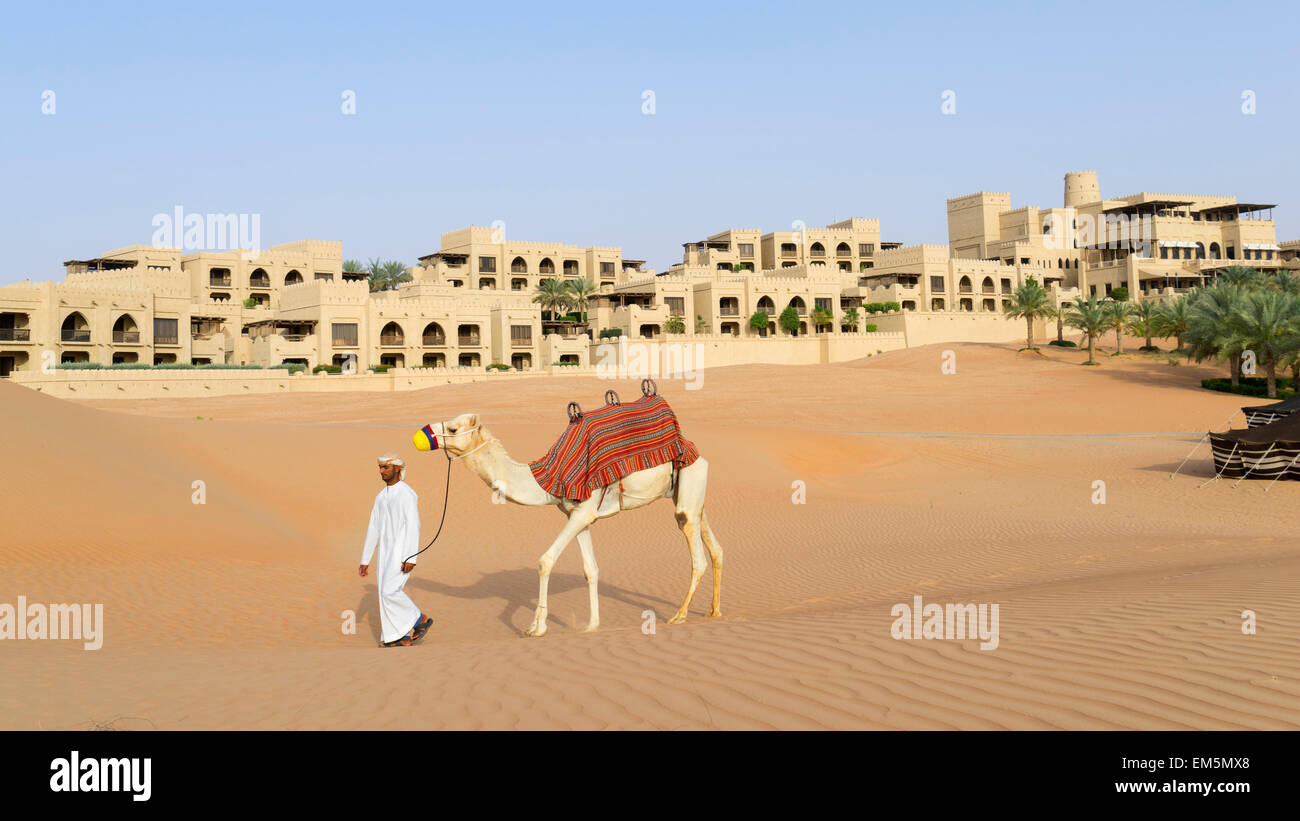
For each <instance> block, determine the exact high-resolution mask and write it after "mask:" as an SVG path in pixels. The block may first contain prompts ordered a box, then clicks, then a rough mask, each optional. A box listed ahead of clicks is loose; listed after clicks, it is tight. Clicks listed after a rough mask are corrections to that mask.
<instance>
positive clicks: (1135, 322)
mask: <svg viewBox="0 0 1300 821" xmlns="http://www.w3.org/2000/svg"><path fill="white" fill-rule="evenodd" d="M1132 306H1133V307H1132V310H1131V311H1130V312H1129V320H1128V330H1130V331H1132V332H1133V333H1135V334H1137V335H1138V336H1145V337H1146V338H1147V344H1146V345H1144V346H1143V350H1148V351H1149V350H1151V348H1152V345H1151V330H1152V328H1153V326H1154V325H1155V321H1156V314H1157V310H1158V308H1157V305H1156V303H1155V302H1153V301H1151V300H1149V299H1139V300H1138V301H1137V302H1134V303H1132Z"/></svg>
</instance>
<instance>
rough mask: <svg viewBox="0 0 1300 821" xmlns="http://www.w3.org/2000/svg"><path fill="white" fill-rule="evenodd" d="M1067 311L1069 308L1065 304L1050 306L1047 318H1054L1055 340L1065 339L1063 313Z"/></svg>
mask: <svg viewBox="0 0 1300 821" xmlns="http://www.w3.org/2000/svg"><path fill="white" fill-rule="evenodd" d="M1067 313H1069V308H1067V307H1066V306H1065V305H1056V306H1053V307H1052V315H1051V316H1049V317H1048V319H1055V320H1056V341H1057V342H1064V341H1065V315H1066V314H1067Z"/></svg>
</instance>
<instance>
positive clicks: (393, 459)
mask: <svg viewBox="0 0 1300 821" xmlns="http://www.w3.org/2000/svg"><path fill="white" fill-rule="evenodd" d="M379 464H380V465H381V466H382V465H397V466H398V467H399V468H401V469H402V479H403V480H405V479H406V462H404V461H402V457H400V456H398V455H397V454H396V453H393V452H392V451H389V452H388V453H385V454H384V455H383V456H380V457H379Z"/></svg>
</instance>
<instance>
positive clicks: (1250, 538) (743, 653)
mask: <svg viewBox="0 0 1300 821" xmlns="http://www.w3.org/2000/svg"><path fill="white" fill-rule="evenodd" d="M1132 344H1134V343H1132V342H1130V345H1132ZM1019 347H1020V345H1019V344H1016V343H1008V344H1006V345H976V344H949V345H941V346H930V347H924V348H914V349H910V350H903V351H897V352H891V353H887V354H882V355H879V356H874V357H871V358H868V359H864V360H860V361H856V362H852V363H846V364H838V365H823V366H803V367H778V366H742V367H734V368H723V369H716V370H709V371H708V372H707V373H706V374H705V377H704V380H703V387H702V389H701V390H696V391H687V390H684V388H683V383H682V382H681V381H674V380H669V379H661V380H660V381H659V389H660V393H661V394H662V395H664V396H665V397H666V398H667V399H668V401H669V402H670V403H671V404H672V406H673V408H674V409H675V410H676V412H677V414H678V418H679V420H680V423H681V426H682V430H683V432H684V433H685V435H686V436H687V437H688V438H690V439H691V440H693V441H694V442H695V443H696V445H697V446H698V447H699V449H700V452H701V454H703V455H704V456H705V457H706V458H708V460H709V462H710V463H711V469H710V473H711V475H710V485H709V491H708V504H707V510H708V513H709V517H710V520H711V522H712V524H713V528H714V530H715V531H716V533H717V535H718V538H719V540H720V541H721V542H722V544H723V547H724V549H725V551H726V563H725V573H724V578H723V591H722V610H723V616H722V617H721V618H719V619H709V618H706V616H705V614H706V613H707V611H708V606H709V592H708V576H707V575H706V577H705V580H704V583H703V584H702V585H701V589H700V592H699V594H698V595H697V596H696V599H695V602H694V605H693V606H692V609H691V615H690V619H689V620H688V621H687V622H686V623H685V624H683V625H677V626H669V625H667V624H666V621H667V619H668V617H669V616H670V615H671V614H672V612H673V611H674V610H675V609H676V607H677V606H678V604H679V603H680V601H681V598H682V596H683V595H684V593H685V591H686V586H687V582H688V580H689V569H690V562H689V555H688V551H687V548H686V544H685V541H684V539H683V538H682V535H681V533H680V531H679V530H678V529H677V527H676V525H675V523H674V521H673V511H672V506H671V503H670V502H668V501H666V500H665V501H661V502H657V503H656V504H654V505H652V506H650V507H648V508H645V509H642V510H638V511H631V512H627V513H624V514H621V515H620V516H616V517H614V518H612V519H609V520H605V521H602V522H599V523H597V524H596V525H595V526H594V527H593V529H592V535H593V539H594V541H595V547H596V556H597V559H598V561H599V564H600V570H601V572H600V584H601V589H600V592H601V617H602V629H601V630H600V631H599V632H596V633H583V632H581V630H582V627H583V626H585V624H586V621H587V592H586V584H585V581H584V579H583V575H582V568H581V557H580V555H579V551H578V548H577V546H576V545H571V546H570V547H569V548H568V550H567V551H566V552H565V553H564V555H563V556H562V557H561V558H560V560H559V563H558V565H557V566H556V568H555V572H554V574H553V575H552V578H551V587H550V594H551V601H550V605H551V621H550V632H549V633H548V634H547V635H546V636H545V637H543V638H539V639H534V638H525V637H524V636H523V635H522V632H523V629H524V628H525V627H526V626H527V625H528V623H529V622H530V621H531V619H532V614H533V607H534V605H535V603H536V596H537V569H536V563H537V559H538V557H539V556H540V554H541V553H542V552H543V551H544V550H545V549H546V547H547V546H548V545H549V542H550V540H551V539H552V538H553V537H554V535H555V534H556V533H557V532H558V530H559V528H560V526H561V525H562V522H563V520H562V518H561V516H560V514H559V513H558V512H557V511H556V510H554V509H553V508H525V507H520V506H516V505H494V504H492V500H491V491H490V490H489V489H488V488H487V487H486V486H484V485H483V484H482V482H480V481H479V480H478V479H477V478H475V477H473V476H472V475H470V473H469V472H468V471H467V470H466V469H465V468H464V466H463V465H453V466H452V470H451V480H450V498H449V509H448V512H447V518H446V525H445V528H444V531H443V534H442V536H441V538H440V539H439V541H438V542H437V544H435V545H434V547H433V548H432V549H431V550H429V551H428V552H426V553H425V554H424V555H423V556H421V558H420V562H419V565H418V567H417V569H416V571H415V573H414V576H413V578H412V579H411V581H410V582H409V583H408V584H407V588H406V589H407V592H408V593H410V594H411V596H412V597H413V598H414V599H415V601H416V602H417V603H418V604H419V605H420V606H421V607H422V608H423V609H424V611H425V612H426V613H429V614H431V615H432V616H433V617H434V620H435V625H434V628H433V630H432V631H431V632H430V634H429V635H428V636H427V637H426V638H425V640H424V641H423V642H422V643H420V644H418V645H416V646H414V647H410V648H393V649H380V648H378V647H377V646H376V640H377V636H378V632H379V628H378V611H377V606H376V602H375V592H374V591H375V587H374V584H375V582H374V576H373V575H372V576H371V577H370V578H368V579H364V580H363V579H360V578H358V576H357V564H358V561H359V558H360V553H361V542H362V537H363V535H364V533H365V527H366V522H367V518H368V515H369V511H370V506H371V503H372V500H373V498H374V494H375V493H376V492H377V491H378V490H379V487H380V482H379V479H378V475H377V472H376V470H375V467H374V465H375V457H376V456H377V455H378V454H380V453H382V452H384V451H387V450H396V451H398V452H399V453H401V454H403V455H404V456H406V457H407V458H408V460H409V465H410V469H409V472H408V475H407V482H408V483H409V484H410V485H411V486H412V487H413V488H414V489H415V490H416V492H417V493H419V494H420V501H421V512H422V516H423V519H424V532H425V536H424V538H425V540H427V539H428V538H430V537H431V536H432V534H433V531H434V528H435V527H436V525H437V522H438V518H439V515H440V513H441V510H442V502H443V488H444V483H445V482H446V478H445V477H446V470H447V462H446V460H445V459H444V457H443V455H442V454H441V453H437V452H435V453H432V454H420V453H417V452H416V451H415V450H414V448H413V447H412V445H411V434H412V433H414V432H415V430H416V429H417V428H418V427H419V426H421V425H423V424H425V423H428V422H432V421H438V420H444V419H448V418H451V417H453V416H455V415H456V414H458V413H461V412H464V411H475V412H478V413H479V414H481V418H482V422H483V424H484V425H485V426H486V427H487V428H489V429H490V430H491V432H492V433H493V434H494V435H495V436H497V437H498V438H499V439H500V440H501V441H502V442H503V443H504V444H505V446H506V448H507V449H508V450H509V451H510V453H511V455H512V456H513V457H514V458H515V459H517V460H519V461H529V460H532V459H536V458H538V457H540V456H541V455H542V454H543V453H544V452H545V450H546V448H547V447H548V446H549V445H550V444H551V442H553V441H554V439H555V438H556V437H557V436H559V434H560V432H561V430H562V428H563V427H564V424H565V421H566V417H565V404H566V403H567V402H568V401H570V400H576V401H578V402H579V403H580V404H582V405H584V406H588V407H595V406H598V405H599V404H601V402H602V398H601V397H602V395H603V393H604V391H605V390H606V389H608V388H611V387H612V388H614V389H615V390H617V391H619V392H620V394H622V395H623V396H624V397H625V398H629V397H632V396H635V395H636V391H637V387H636V383H635V382H634V381H631V380H629V381H622V382H613V383H611V382H609V381H601V380H597V379H595V378H590V379H563V380H550V379H546V378H537V379H529V380H511V381H503V382H499V383H492V382H487V383H479V384H473V385H463V386H451V387H443V388H436V389H431V390H426V391H420V392H414V393H395V394H379V393H368V394H362V393H353V394H307V395H293V396H265V397H262V396H258V397H229V398H213V399H207V400H148V401H102V402H98V403H94V404H93V405H92V404H84V403H74V402H68V401H63V400H58V399H53V398H50V397H46V396H42V395H40V394H38V393H36V392H33V391H30V390H28V389H26V388H23V387H20V386H17V385H12V384H0V418H2V419H3V423H4V424H3V431H4V433H3V439H2V440H0V460H2V462H0V463H2V464H3V466H4V467H3V475H2V478H0V521H2V522H3V532H2V533H0V579H2V583H0V603H3V602H7V603H10V604H13V603H15V602H16V600H17V597H18V596H19V595H23V596H25V597H26V598H27V600H28V601H45V602H100V603H103V605H104V618H105V634H104V642H103V647H102V648H101V649H99V650H96V651H87V650H84V649H82V645H81V643H80V642H73V641H32V640H25V641H9V640H6V641H0V728H4V729H82V728H87V727H103V726H111V727H116V728H119V729H147V728H159V729H166V730H171V729H220V728H251V729H276V728H287V729H315V728H392V729H437V728H455V729H474V728H492V729H507V728H555V729H561V728H575V729H604V728H629V729H671V728H689V729H709V728H720V729H767V728H781V729H809V728H835V729H879V728H894V729H944V728H968V729H996V728H1011V729H1046V728H1068V729H1120V728H1134V729H1192V728H1196V729H1229V728H1264V729H1283V728H1286V729H1295V728H1297V727H1300V655H1298V654H1297V653H1296V647H1297V639H1298V638H1300V598H1298V597H1297V596H1296V593H1295V585H1296V581H1295V580H1296V578H1297V577H1298V576H1300V536H1297V535H1296V531H1295V524H1294V522H1295V512H1294V511H1295V510H1296V505H1297V499H1298V498H1300V485H1298V484H1297V483H1294V482H1278V483H1276V484H1274V485H1272V487H1271V488H1270V489H1268V490H1267V492H1266V487H1267V485H1266V484H1265V483H1262V482H1254V481H1250V480H1247V481H1245V482H1242V483H1241V484H1240V485H1239V486H1237V487H1236V488H1233V487H1232V483H1231V482H1230V481H1227V480H1223V481H1218V482H1213V483H1211V484H1209V485H1207V486H1205V487H1200V485H1201V484H1202V483H1204V482H1205V481H1206V480H1207V479H1208V478H1210V477H1211V476H1212V475H1213V471H1212V467H1211V465H1210V462H1209V449H1208V445H1206V446H1203V447H1202V448H1201V449H1200V450H1199V451H1198V452H1197V454H1196V456H1195V457H1194V458H1193V459H1192V460H1191V461H1189V462H1188V464H1187V466H1186V467H1185V468H1184V469H1183V470H1182V472H1181V473H1180V474H1179V475H1178V476H1177V477H1176V478H1174V479H1172V480H1171V479H1170V473H1171V471H1172V470H1173V469H1174V468H1175V467H1177V466H1178V464H1179V462H1180V461H1181V460H1182V459H1183V457H1184V456H1185V455H1186V454H1187V452H1188V451H1189V450H1191V448H1192V447H1193V445H1195V444H1196V442H1197V440H1198V439H1200V437H1201V435H1202V434H1203V433H1204V432H1205V431H1206V430H1208V429H1211V428H1214V429H1222V428H1223V427H1225V422H1226V420H1227V419H1228V418H1229V416H1230V415H1231V414H1232V413H1233V411H1234V410H1235V409H1237V408H1239V407H1240V406H1241V405H1244V404H1250V401H1249V400H1248V399H1245V398H1244V397H1238V396H1232V395H1227V394H1219V393H1213V392H1210V391H1205V390H1202V389H1200V388H1199V380H1200V379H1201V378H1203V377H1205V376H1210V375H1219V374H1220V372H1221V371H1222V369H1221V368H1218V367H1214V368H1210V367H1201V366H1196V365H1189V364H1186V363H1184V364H1183V365H1180V366H1178V367H1171V366H1170V365H1169V364H1168V363H1167V362H1166V361H1165V359H1164V357H1163V356H1161V357H1154V358H1153V357H1147V356H1143V355H1126V356H1124V357H1110V356H1106V355H1102V356H1100V357H1099V361H1100V362H1101V365H1100V366H1099V367H1095V368H1086V367H1080V366H1079V363H1080V362H1081V361H1082V360H1083V359H1084V357H1085V354H1084V353H1083V352H1080V351H1062V350H1054V349H1046V352H1045V354H1044V355H1042V356H1035V355H1032V354H1028V353H1018V352H1017V348H1019ZM945 349H951V350H952V351H954V352H955V355H956V365H957V370H956V373H953V374H945V373H942V372H941V368H940V365H941V355H942V351H943V350H945ZM199 417H202V418H199ZM1244 424H1245V423H1244V420H1243V418H1242V417H1241V416H1240V415H1238V416H1237V417H1236V418H1235V419H1234V420H1233V425H1234V426H1235V427H1243V426H1244ZM1098 480H1100V481H1102V482H1104V483H1105V489H1106V498H1105V504H1095V503H1094V498H1095V490H1094V482H1096V481H1098ZM195 481H202V482H203V483H204V485H205V490H206V502H205V504H202V505H198V504H194V503H193V502H192V495H193V493H194V490H193V489H192V488H193V483H194V482H195ZM797 482H802V483H803V488H804V495H805V500H804V503H802V504H797V503H796V489H797V487H798V486H797V485H796V483H797ZM914 595H921V596H923V597H924V600H925V601H926V602H938V603H945V602H949V603H951V602H984V603H997V604H998V605H999V607H1000V639H999V646H998V647H997V649H995V650H989V651H983V650H980V649H979V642H978V640H925V641H905V640H896V639H894V638H892V637H891V635H890V626H891V624H892V622H893V620H894V619H893V617H892V616H891V608H892V607H893V606H894V605H895V604H897V603H908V604H910V603H911V602H912V597H913V596H914ZM1248 609H1249V610H1253V611H1255V613H1256V614H1257V618H1258V632H1257V634H1255V635H1244V634H1243V632H1242V629H1241V625H1242V615H1241V614H1242V611H1243V610H1248ZM349 610H350V611H354V612H355V614H356V618H357V628H356V632H355V634H347V633H345V632H344V631H343V629H342V625H343V613H344V611H349ZM647 610H650V611H653V612H654V614H656V616H657V624H656V629H655V631H654V633H653V634H646V633H644V632H643V630H642V625H643V617H642V614H643V612H644V611H647Z"/></svg>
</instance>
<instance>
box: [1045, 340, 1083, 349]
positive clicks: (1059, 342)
mask: <svg viewBox="0 0 1300 821" xmlns="http://www.w3.org/2000/svg"><path fill="white" fill-rule="evenodd" d="M1047 344H1048V345H1055V346H1056V347H1058V348H1077V347H1079V346H1078V345H1076V344H1074V343H1073V342H1071V341H1070V340H1068V339H1053V340H1052V341H1051V342H1048V343H1047Z"/></svg>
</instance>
